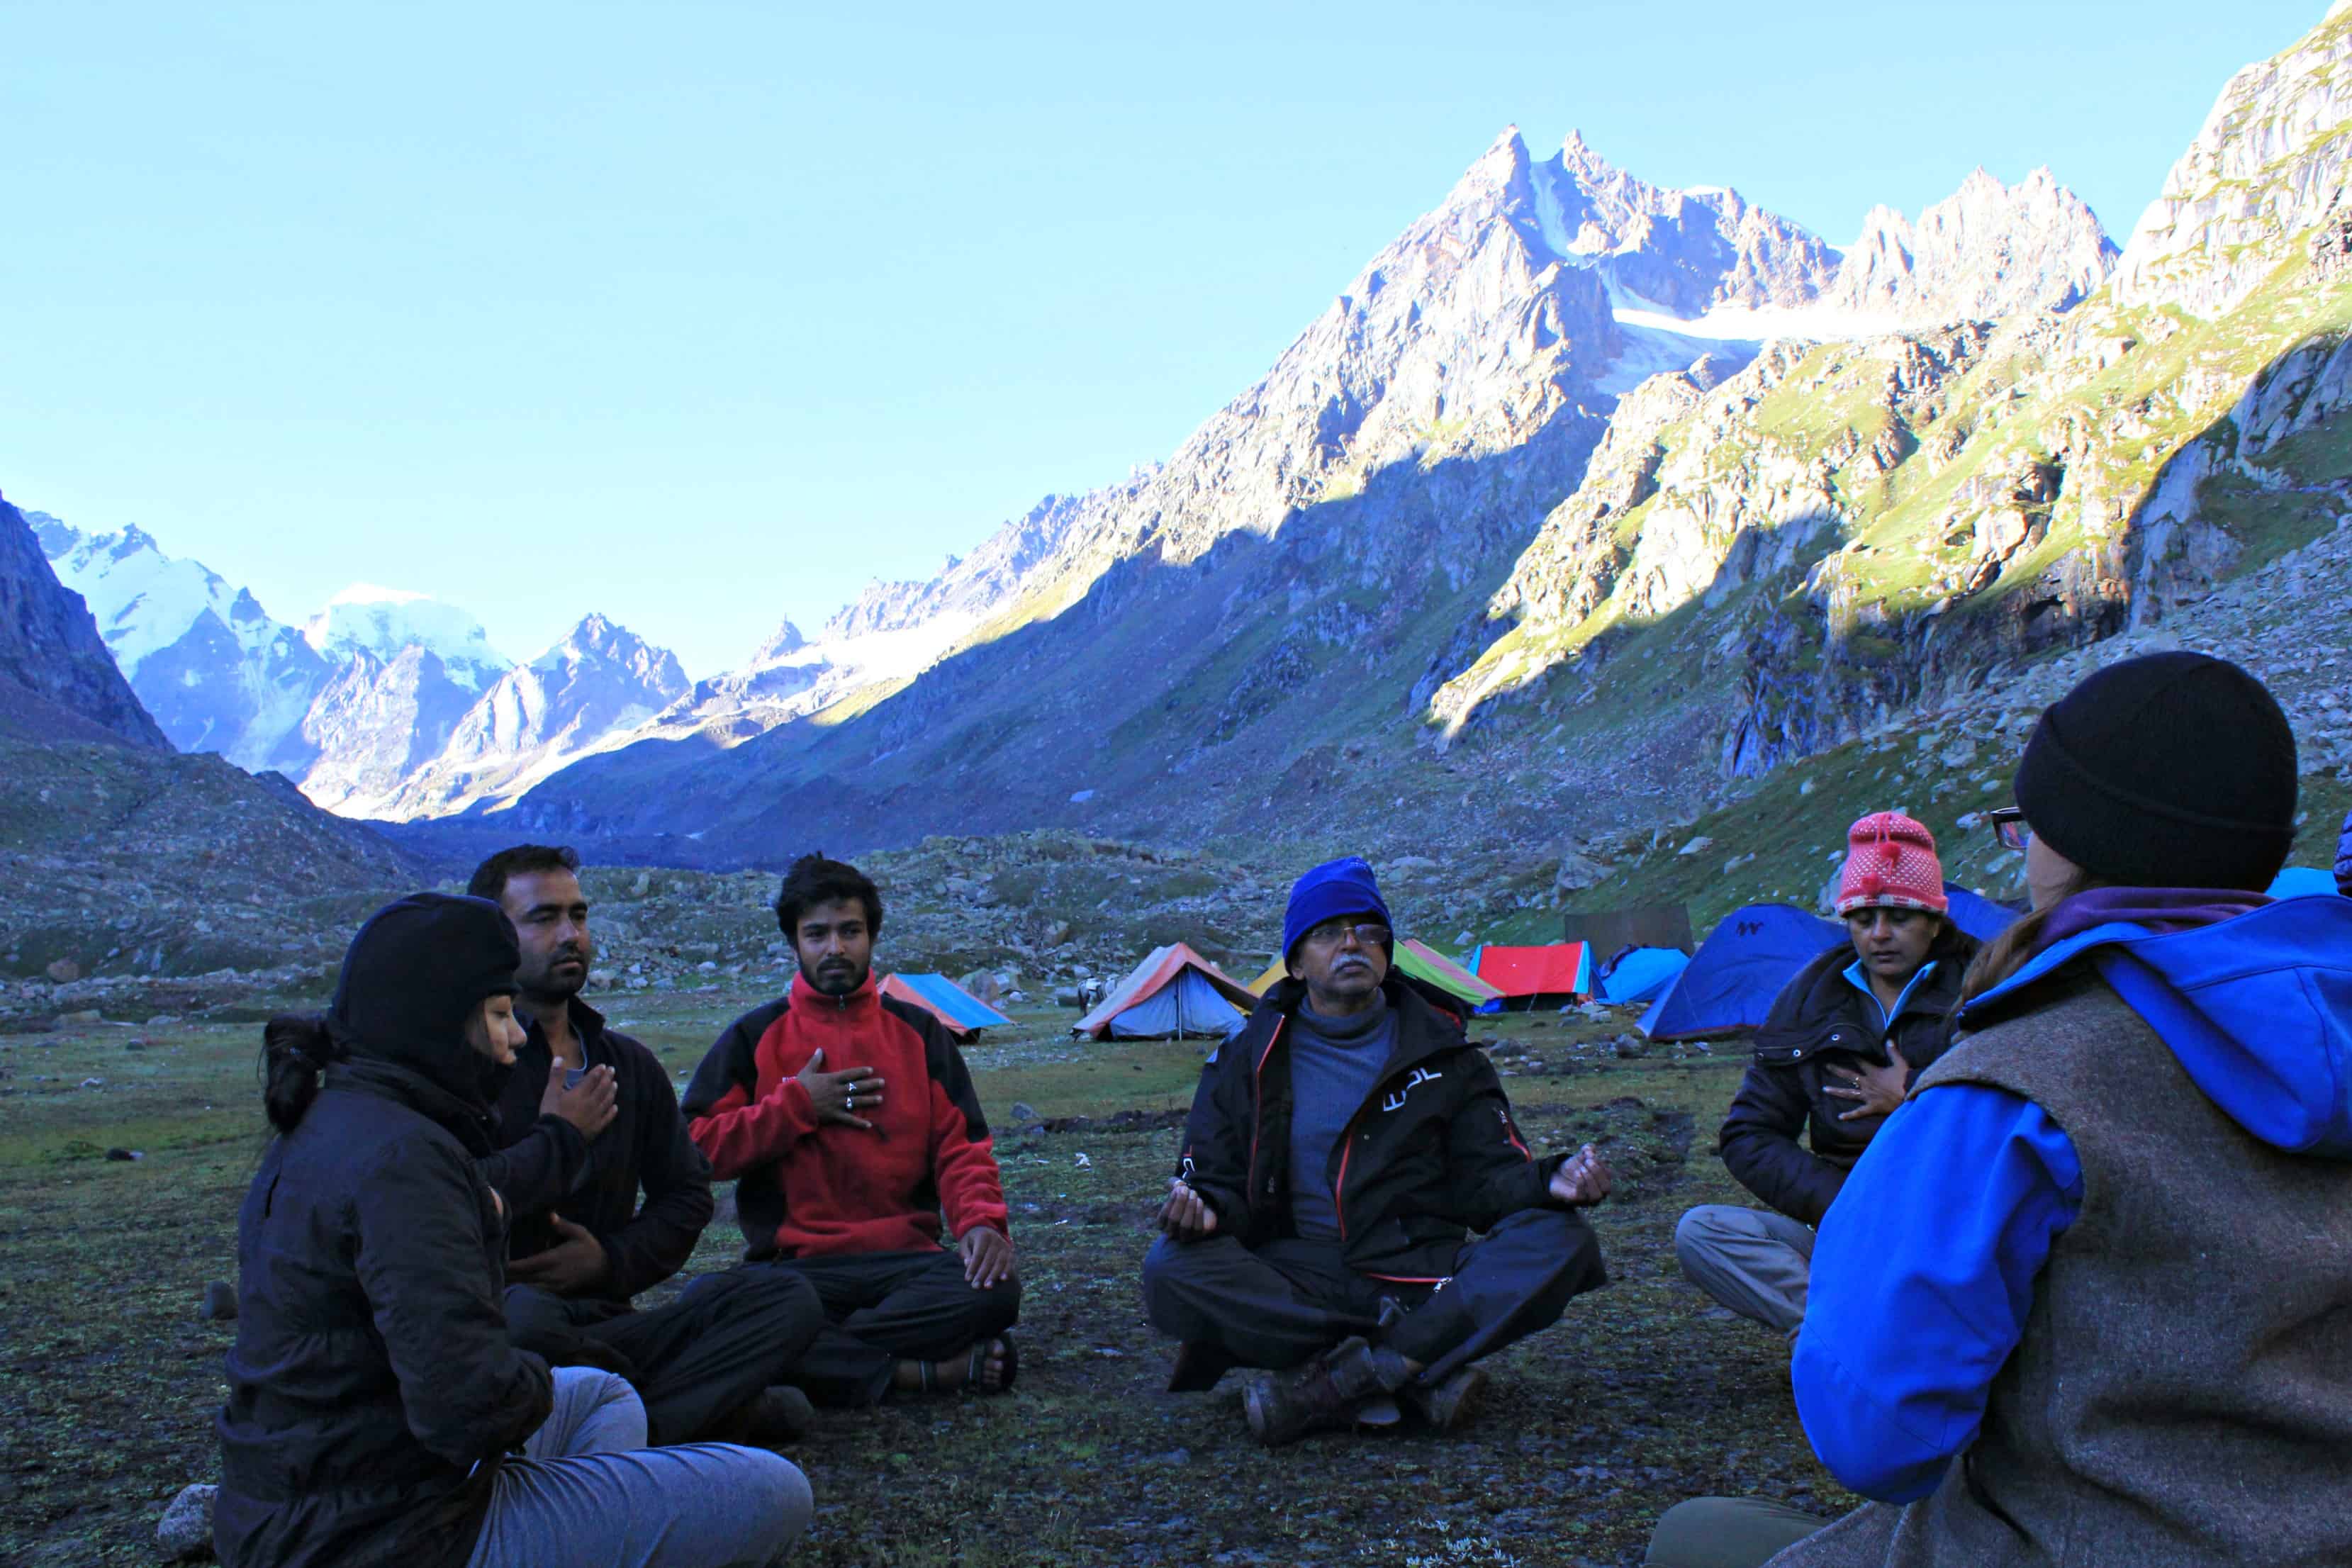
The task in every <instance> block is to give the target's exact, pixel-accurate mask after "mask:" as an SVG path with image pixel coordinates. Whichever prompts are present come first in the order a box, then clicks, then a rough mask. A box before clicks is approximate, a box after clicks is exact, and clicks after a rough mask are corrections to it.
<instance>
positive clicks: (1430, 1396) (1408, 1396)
mask: <svg viewBox="0 0 2352 1568" xmlns="http://www.w3.org/2000/svg"><path fill="white" fill-rule="evenodd" d="M1399 1392H1400V1393H1401V1394H1402V1395H1403V1397H1404V1402H1405V1403H1406V1404H1407V1405H1411V1406H1412V1413H1413V1414H1414V1415H1418V1416H1420V1417H1421V1418H1422V1419H1423V1421H1426V1422H1427V1423H1429V1425H1430V1426H1433V1427H1434V1428H1436V1429H1437V1430H1438V1431H1440V1432H1450V1431H1452V1430H1453V1429H1454V1426H1455V1425H1456V1424H1457V1423H1459V1422H1461V1421H1462V1420H1464V1419H1465V1418H1466V1417H1467V1416H1468V1415H1469V1414H1470V1412H1471V1411H1472V1410H1473V1409H1475V1408H1476V1406H1477V1404H1478V1401H1479V1399H1480V1398H1481V1397H1482V1396H1484V1394H1486V1368H1484V1367H1478V1366H1465V1367H1461V1368H1458V1369H1457V1370H1455V1371H1454V1373H1452V1374H1451V1375H1449V1376H1448V1377H1447V1378H1446V1379H1445V1380H1444V1382H1442V1383H1437V1384H1423V1383H1408V1384H1405V1385H1404V1387H1403V1388H1402V1389H1401V1390H1399Z"/></svg>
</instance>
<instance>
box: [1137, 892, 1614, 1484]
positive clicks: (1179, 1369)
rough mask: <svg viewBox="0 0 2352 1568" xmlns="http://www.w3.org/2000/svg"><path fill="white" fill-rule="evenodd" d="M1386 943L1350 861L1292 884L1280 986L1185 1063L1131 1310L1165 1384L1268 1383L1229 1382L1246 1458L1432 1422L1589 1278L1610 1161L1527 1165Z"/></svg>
mask: <svg viewBox="0 0 2352 1568" xmlns="http://www.w3.org/2000/svg"><path fill="white" fill-rule="evenodd" d="M1395 940H1396V939H1395V932H1394V922H1393V921H1391V918H1390V915H1389V908H1388V904H1387V902H1386V901H1385V900H1382V899H1381V889H1380V885H1379V883H1378V882H1377V881H1376V880H1375V879H1373V876H1372V868H1370V866H1368V865H1366V864H1365V863H1364V862H1363V861H1362V860H1361V859H1360V858H1356V857H1354V856H1349V857H1348V858H1344V859H1339V860H1332V861H1329V862H1327V863H1326V864H1324V865H1321V866H1318V867H1316V868H1314V869H1313V870H1311V871H1308V872H1307V874H1306V875H1305V876H1303V877H1301V878H1299V879H1298V881H1297V885H1296V886H1295V887H1293V888H1292V889H1291V890H1290V904H1289V908H1288V909H1287V910H1286V911H1285V913H1284V916H1283V921H1282V946H1283V958H1284V962H1285V964H1286V968H1287V969H1288V971H1289V973H1288V976H1287V977H1286V979H1284V980H1283V981H1281V982H1280V983H1279V984H1276V986H1275V988H1274V989H1273V990H1272V991H1271V992H1269V993H1268V994H1267V995H1266V998H1265V1001H1264V1002H1262V1003H1261V1004H1260V1005H1258V1007H1257V1010H1256V1011H1255V1013H1253V1014H1252V1015H1251V1016H1250V1020H1249V1023H1248V1024H1247V1025H1246V1026H1244V1028H1243V1029H1242V1031H1241V1032H1240V1033H1239V1034H1238V1035H1236V1036H1234V1037H1233V1038H1232V1039H1231V1040H1228V1041H1227V1042H1226V1043H1225V1044H1224V1045H1223V1047H1221V1048H1220V1049H1219V1050H1218V1051H1217V1053H1216V1054H1215V1055H1214V1056H1213V1057H1212V1058H1210V1059H1209V1063H1208V1066H1207V1067H1206V1068H1204V1069H1203V1071H1202V1074H1201V1085H1200V1089H1199V1090H1198V1092H1197V1093H1196V1094H1195V1095H1194V1096H1193V1100H1192V1117H1191V1119H1190V1121H1189V1122H1188V1123H1187V1125H1186V1128H1185V1134H1184V1152H1183V1157H1182V1160H1181V1163H1180V1165H1179V1168H1178V1173H1177V1175H1176V1178H1175V1180H1174V1182H1173V1183H1171V1192H1170V1194H1169V1198H1168V1202H1167V1204H1166V1205H1164V1206H1163V1207H1162V1208H1161V1210H1160V1228H1161V1230H1162V1231H1163V1232H1164V1233H1165V1234H1164V1235H1163V1236H1162V1237H1160V1240H1159V1241H1158V1242H1156V1243H1154V1244H1153V1246H1152V1248H1151V1251H1150V1255H1149V1256H1148V1257H1147V1258H1144V1260H1143V1300H1144V1308H1145V1310H1146V1311H1147V1312H1148V1313H1149V1314H1150V1319H1151V1321H1152V1323H1153V1325H1154V1326H1156V1327H1157V1328H1158V1329H1159V1330H1160V1331H1161V1332H1162V1333H1165V1334H1168V1335H1170V1336H1171V1337H1172V1338H1174V1339H1175V1340H1177V1341H1178V1342H1180V1344H1181V1349H1180V1350H1179V1352H1178V1354H1177V1361H1176V1373H1175V1377H1174V1379H1173V1380H1172V1381H1171V1384H1170V1387H1171V1390H1174V1391H1178V1392H1182V1391H1187V1390H1199V1389H1206V1388H1209V1387H1212V1386H1213V1385H1214V1384H1216V1382H1217V1380H1218V1379H1219V1378H1221V1377H1222V1376H1223V1375H1224V1373H1225V1372H1226V1371H1227V1370H1228V1369H1229V1368H1232V1367H1234V1366H1249V1367H1259V1368H1265V1369H1268V1370H1269V1371H1270V1372H1272V1373H1286V1374H1287V1375H1273V1376H1265V1377H1260V1378H1257V1379H1255V1380H1253V1381H1252V1382H1251V1384H1249V1386H1248V1387H1247V1388H1246V1389H1245V1390H1244V1400H1243V1405H1244V1411H1245V1412H1246V1414H1247V1415H1248V1418H1249V1425H1250V1429H1251V1431H1252V1432H1254V1433H1255V1435H1256V1436H1257V1437H1258V1439H1259V1440H1260V1441H1261V1442H1263V1443H1265V1444H1266V1445H1267V1446H1268V1447H1273V1446H1275V1445H1277V1444H1282V1443H1288V1442H1292V1441H1295V1440H1297V1438H1299V1437H1302V1436H1306V1435H1307V1433H1309V1432H1313V1431H1317V1430H1320V1429H1324V1428H1329V1427H1342V1426H1354V1425H1357V1424H1359V1423H1361V1424H1364V1425H1371V1426H1384V1425H1388V1424H1391V1423H1393V1422H1396V1421H1399V1420H1402V1417H1403V1414H1404V1411H1405V1410H1407V1409H1409V1410H1411V1411H1412V1412H1413V1414H1414V1415H1417V1416H1419V1417H1420V1418H1421V1419H1422V1420H1423V1421H1425V1422H1426V1423H1427V1424H1429V1425H1430V1426H1434V1427H1438V1428H1440V1429H1443V1428H1446V1427H1450V1426H1453V1425H1454V1424H1455V1423H1456V1422H1457V1421H1459V1420H1460V1419H1461V1418H1462V1417H1463V1415H1465V1412H1466V1411H1467V1410H1468V1409H1469V1408H1470V1406H1471V1405H1473V1404H1474V1403H1475V1400H1476V1398H1477V1396H1478V1394H1479V1392H1480V1390H1481V1389H1482V1388H1483V1387H1484V1386H1485V1384H1486V1373H1484V1372H1483V1371H1481V1370H1480V1369H1479V1368H1478V1367H1477V1366H1476V1365H1475V1364H1474V1363H1476V1362H1477V1361H1478V1360H1479V1359H1480V1358H1481V1357H1483V1356H1486V1355H1489V1354H1491V1353H1493V1352H1496V1351H1497V1350H1500V1349H1501V1348H1502V1347H1503V1346H1505V1345H1507V1344H1509V1343H1511V1342H1513V1341H1515V1340H1518V1339H1522V1338H1524V1337H1525V1336H1527V1335H1528V1334H1531V1333H1534V1332H1535V1331H1538V1330H1539V1329H1544V1328H1548V1327H1549V1326H1550V1325H1551V1324H1552V1323H1554V1322H1556V1321H1559V1315H1560V1313H1561V1312H1562V1311H1563V1310H1566V1308H1567V1306H1568V1303H1569V1300H1570V1298H1572V1297H1574V1296H1576V1295H1578V1294H1579V1293H1580V1292H1582V1291H1586V1290H1590V1289H1593V1288H1594V1287H1595V1286H1598V1285H1601V1284H1602V1283H1604V1282H1605V1280H1606V1276H1605V1274H1604V1273H1603V1271H1602V1269H1601V1246H1600V1243H1599V1241H1598V1240H1597V1239H1596V1238H1595V1237H1594V1236H1593V1234H1592V1227H1591V1226H1590V1225H1588V1224H1586V1223H1585V1220H1584V1217H1583V1215H1581V1214H1580V1213H1578V1212H1577V1211H1578V1210H1579V1209H1580V1208H1583V1207H1585V1206H1587V1205H1591V1204H1596V1203H1599V1202H1600V1201H1601V1199H1602V1198H1604V1197H1606V1196H1607V1195H1608V1193H1609V1184H1610V1173H1609V1168H1608V1166H1607V1165H1606V1164H1604V1163H1602V1162H1601V1158H1600V1157H1599V1155H1597V1154H1596V1153H1595V1152H1593V1151H1592V1150H1591V1148H1590V1147H1587V1148H1585V1149H1583V1150H1580V1152H1577V1153H1576V1154H1573V1155H1559V1154H1554V1155H1549V1156H1544V1157H1540V1158H1539V1157H1538V1156H1537V1155H1535V1154H1533V1153H1531V1152H1529V1151H1528V1147H1527V1144H1526V1143H1525V1142H1524V1141H1523V1140H1521V1138H1520V1137H1519V1133H1518V1129H1517V1127H1516V1126H1514V1125H1513V1123H1512V1121H1511V1108H1510V1103H1509V1101H1508V1100H1506V1099H1505V1098H1504V1096H1503V1089H1502V1084H1501V1083H1500V1082H1499V1081H1498V1080H1497V1079H1496V1076H1495V1069H1494V1068H1493V1066H1492V1065H1491V1064H1489V1063H1488V1061H1487V1060H1486V1056H1485V1054H1484V1053H1483V1052H1481V1051H1480V1050H1479V1049H1478V1048H1477V1047H1475V1046H1473V1045H1471V1044H1470V1042H1469V1040H1468V1039H1467V1038H1466V1037H1465V1036H1464V1034H1463V1028H1462V1019H1461V1017H1460V1016H1457V1015H1456V1014H1454V1012H1452V1011H1450V1010H1449V1009H1450V1007H1451V1006H1452V999H1451V998H1449V997H1444V996H1443V995H1442V994H1430V995H1424V994H1423V993H1422V992H1420V991H1419V990H1417V989H1415V988H1413V987H1412V985H1410V984H1407V983H1406V982H1405V981H1404V980H1403V979H1402V977H1401V976H1399V975H1397V974H1396V973H1393V972H1392V971H1391V958H1392V957H1393V954H1394V952H1395ZM1474 1231H1475V1232H1481V1233H1483V1234H1484V1239H1482V1240H1478V1241H1475V1242H1474V1241H1472V1240H1471V1239H1470V1233H1472V1232H1474ZM1401 1406H1402V1408H1401Z"/></svg>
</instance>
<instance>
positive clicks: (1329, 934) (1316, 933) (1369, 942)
mask: <svg viewBox="0 0 2352 1568" xmlns="http://www.w3.org/2000/svg"><path fill="white" fill-rule="evenodd" d="M1394 935H1395V933H1394V932H1393V931H1390V930H1389V928H1388V927H1386V926H1384V925H1374V924H1373V923H1372V922H1370V921H1324V922H1323V923H1322V924H1321V925H1319V926H1317V927H1316V928H1315V929H1314V930H1313V931H1308V932H1307V936H1306V939H1305V940H1306V941H1307V942H1309V943H1311V944H1312V945H1314V946H1316V947H1338V946H1339V944H1340V943H1341V942H1346V941H1347V940H1348V939H1349V937H1351V936H1352V937H1354V938H1355V939H1356V942H1357V944H1358V945H1359V946H1362V947H1386V946H1387V945H1388V944H1389V942H1390V939H1391V937H1393V936H1394Z"/></svg>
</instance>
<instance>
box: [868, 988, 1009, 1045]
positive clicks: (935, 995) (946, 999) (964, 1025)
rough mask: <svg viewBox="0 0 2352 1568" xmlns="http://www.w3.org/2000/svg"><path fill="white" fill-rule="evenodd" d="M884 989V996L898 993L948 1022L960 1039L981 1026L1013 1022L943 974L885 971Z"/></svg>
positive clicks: (897, 994)
mask: <svg viewBox="0 0 2352 1568" xmlns="http://www.w3.org/2000/svg"><path fill="white" fill-rule="evenodd" d="M881 991H882V994H883V995H885V996H896V997H897V998H898V1000H899V1001H901V1002H911V1003H913V1004H914V1005H916V1006H918V1007H920V1008H922V1009H923V1010H924V1011H925V1012H927V1013H929V1014H930V1015H931V1016H933V1017H935V1018H937V1019H939V1021H940V1023H942V1024H945V1025H946V1026H948V1032H949V1033H950V1034H951V1035H953V1036H955V1037H956V1038H957V1039H959V1040H968V1039H970V1038H971V1037H973V1036H974V1035H976V1034H978V1033H980V1031H981V1030H982V1029H987V1028H993V1027H995V1026H998V1025H1000V1024H1010V1023H1012V1022H1013V1020H1012V1019H1010V1018H1008V1017H1006V1016H1004V1015H1003V1014H1002V1013H1000V1012H998V1011H997V1010H996V1009H995V1008H993V1007H992V1006H990V1005H988V1004H987V1003H985V1002H983V1001H982V1000H981V999H980V998H979V997H977V996H975V995H973V994H971V992H969V991H967V990H965V989H964V988H963V987H962V986H961V985H959V984H956V983H955V982H954V981H952V980H950V979H949V978H948V977H947V976H946V975H944V974H886V975H884V976H883V977H882V984H881Z"/></svg>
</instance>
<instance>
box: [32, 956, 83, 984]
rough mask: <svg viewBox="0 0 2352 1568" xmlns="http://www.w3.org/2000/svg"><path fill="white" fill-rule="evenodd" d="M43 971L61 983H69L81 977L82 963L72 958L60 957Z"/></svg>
mask: <svg viewBox="0 0 2352 1568" xmlns="http://www.w3.org/2000/svg"><path fill="white" fill-rule="evenodd" d="M41 973H44V974H46V975H47V976H48V977H49V978H50V979H52V980H54V981H56V982H57V983H58V984H60V985H69V984H72V983H73V982H75V981H77V980H79V979H80V978H81V965H80V964H79V963H75V962H74V961H73V960H72V959H70V958H60V959H58V960H56V961H55V962H53V963H51V964H50V965H49V966H48V967H47V969H45V970H43V971H42V972H41Z"/></svg>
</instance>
